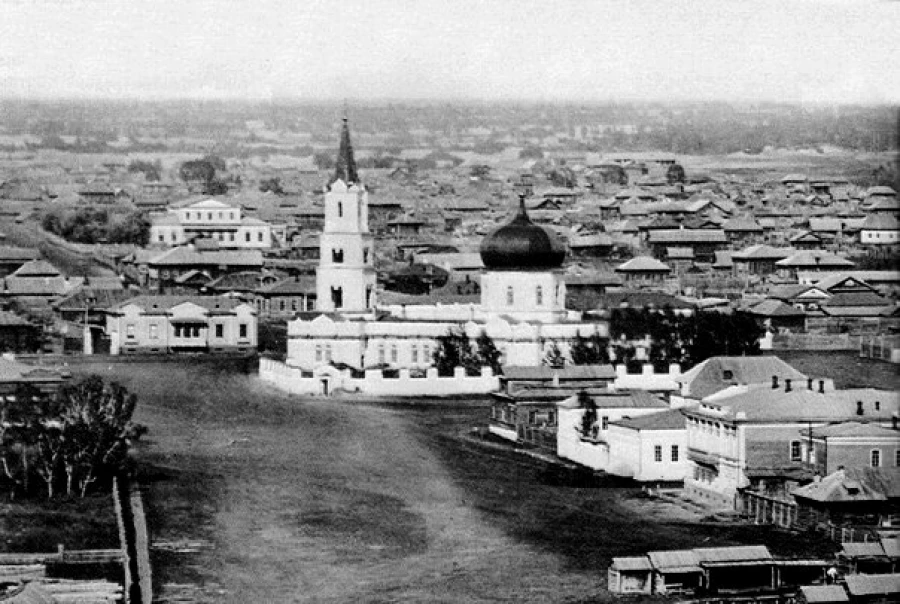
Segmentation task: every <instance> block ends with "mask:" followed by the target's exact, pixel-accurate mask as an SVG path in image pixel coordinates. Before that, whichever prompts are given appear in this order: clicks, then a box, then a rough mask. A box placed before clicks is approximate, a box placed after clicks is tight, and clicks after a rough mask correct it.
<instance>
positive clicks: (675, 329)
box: [609, 308, 764, 367]
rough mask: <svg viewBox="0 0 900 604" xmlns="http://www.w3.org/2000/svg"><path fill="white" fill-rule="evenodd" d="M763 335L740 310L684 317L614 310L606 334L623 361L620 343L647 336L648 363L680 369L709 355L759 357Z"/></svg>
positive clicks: (651, 312) (755, 322) (665, 310)
mask: <svg viewBox="0 0 900 604" xmlns="http://www.w3.org/2000/svg"><path fill="white" fill-rule="evenodd" d="M763 332H764V329H763V327H762V326H761V325H760V324H759V323H758V322H757V320H756V319H755V318H754V317H753V315H751V314H749V313H746V312H740V311H735V312H732V313H727V314H726V313H719V312H703V311H698V312H695V313H693V314H691V315H688V316H686V315H680V314H676V313H675V312H674V311H673V310H672V309H671V308H666V309H663V310H661V311H657V310H643V309H634V308H617V309H614V310H613V311H612V312H611V313H610V317H609V335H610V337H611V338H612V340H613V341H616V340H618V341H620V342H623V343H622V344H618V345H617V346H619V349H621V350H622V354H625V355H626V357H624V358H627V355H628V354H629V353H628V351H627V350H626V349H625V348H626V346H625V345H624V342H629V341H633V340H640V339H642V338H644V337H646V336H649V338H650V348H649V350H648V360H649V361H650V362H651V363H680V364H681V365H682V367H691V366H693V365H696V364H698V363H701V362H702V361H705V360H706V359H708V358H710V357H713V356H722V355H724V356H743V355H755V354H759V339H760V338H761V337H762V336H763ZM617 356H618V353H617ZM631 358H633V352H632V353H631ZM629 360H630V359H629Z"/></svg>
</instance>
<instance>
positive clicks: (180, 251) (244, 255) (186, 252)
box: [147, 247, 263, 267]
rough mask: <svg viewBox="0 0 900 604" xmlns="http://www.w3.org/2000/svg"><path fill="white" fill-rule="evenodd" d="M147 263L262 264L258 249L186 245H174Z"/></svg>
mask: <svg viewBox="0 0 900 604" xmlns="http://www.w3.org/2000/svg"><path fill="white" fill-rule="evenodd" d="M147 264H149V265H150V266H197V265H202V266H223V265H224V266H254V267H261V266H262V265H263V256H262V252H261V251H259V250H217V251H208V252H207V251H199V250H194V249H190V248H187V247H176V248H173V249H171V250H169V251H167V252H164V253H163V254H161V255H159V256H156V257H155V258H153V259H152V260H150V261H149V262H148V263H147Z"/></svg>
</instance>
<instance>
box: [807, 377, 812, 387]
mask: <svg viewBox="0 0 900 604" xmlns="http://www.w3.org/2000/svg"><path fill="white" fill-rule="evenodd" d="M806 388H807V390H812V389H813V379H812V378H806Z"/></svg>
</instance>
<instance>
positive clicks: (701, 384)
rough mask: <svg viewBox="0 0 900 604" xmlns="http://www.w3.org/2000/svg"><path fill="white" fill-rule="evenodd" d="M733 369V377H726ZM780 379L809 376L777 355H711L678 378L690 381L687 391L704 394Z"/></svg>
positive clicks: (698, 395) (697, 394) (799, 378)
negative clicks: (740, 385)
mask: <svg viewBox="0 0 900 604" xmlns="http://www.w3.org/2000/svg"><path fill="white" fill-rule="evenodd" d="M726 372H730V374H731V377H730V378H727V379H726V377H725V376H726V375H728V373H726ZM773 375H777V376H778V377H779V378H780V379H782V380H783V379H784V378H789V379H794V380H803V379H806V375H804V374H802V373H800V372H799V371H797V370H796V369H794V368H793V367H791V366H790V365H788V364H787V363H785V362H784V361H782V360H781V359H779V358H778V357H776V356H768V355H763V356H754V357H724V356H719V357H710V358H708V359H706V360H705V361H703V362H702V363H700V364H699V365H697V366H696V367H694V368H693V369H691V370H690V371H687V372H685V373H682V374H681V376H680V377H678V378H677V381H678V382H681V383H683V384H687V385H688V391H687V394H688V395H690V396H692V397H696V398H703V397H706V396H709V395H710V394H713V393H715V392H719V391H721V390H723V389H725V388H727V387H729V386H732V385H734V384H769V383H771V380H772V376H773Z"/></svg>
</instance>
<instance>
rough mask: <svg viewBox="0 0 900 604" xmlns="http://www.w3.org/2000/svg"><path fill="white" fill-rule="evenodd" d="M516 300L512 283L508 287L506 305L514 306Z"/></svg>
mask: <svg viewBox="0 0 900 604" xmlns="http://www.w3.org/2000/svg"><path fill="white" fill-rule="evenodd" d="M515 301H516V299H515V296H514V295H513V288H512V285H510V286H508V287H507V288H506V305H507V306H512V305H513V304H514V303H515Z"/></svg>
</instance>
